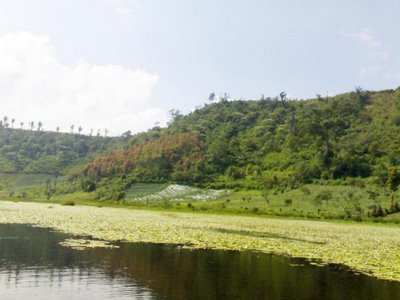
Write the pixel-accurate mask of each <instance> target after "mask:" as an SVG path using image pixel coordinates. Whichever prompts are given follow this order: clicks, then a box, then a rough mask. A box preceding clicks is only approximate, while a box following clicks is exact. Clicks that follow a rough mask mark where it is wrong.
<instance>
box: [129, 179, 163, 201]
mask: <svg viewBox="0 0 400 300" xmlns="http://www.w3.org/2000/svg"><path fill="white" fill-rule="evenodd" d="M167 186H168V185H167V184H160V183H135V184H133V185H132V186H131V187H130V188H129V189H127V190H126V191H125V192H126V196H125V198H126V199H134V198H140V197H144V196H148V195H151V194H155V193H158V192H160V191H162V190H163V189H165V188H166V187H167Z"/></svg>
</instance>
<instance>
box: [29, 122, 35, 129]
mask: <svg viewBox="0 0 400 300" xmlns="http://www.w3.org/2000/svg"><path fill="white" fill-rule="evenodd" d="M29 126H30V127H31V131H32V130H33V128H34V127H35V122H33V121H32V122H30V123H29Z"/></svg>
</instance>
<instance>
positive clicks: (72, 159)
mask: <svg viewBox="0 0 400 300" xmlns="http://www.w3.org/2000/svg"><path fill="white" fill-rule="evenodd" d="M3 124H4V123H1V126H0V170H1V171H0V172H1V173H42V174H52V175H53V174H54V175H56V174H62V173H64V172H65V171H66V169H68V168H70V167H72V166H74V165H77V164H82V163H84V162H85V161H88V160H89V159H90V158H92V159H93V158H94V157H95V156H96V155H98V154H100V153H101V152H103V151H104V150H106V149H107V148H108V147H109V145H110V143H111V141H112V140H113V139H112V138H109V137H101V136H93V137H91V136H85V135H81V134H69V133H59V132H45V131H40V130H22V129H13V128H11V127H9V126H7V125H5V126H4V125H3ZM114 140H115V138H114Z"/></svg>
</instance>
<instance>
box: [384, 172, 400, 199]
mask: <svg viewBox="0 0 400 300" xmlns="http://www.w3.org/2000/svg"><path fill="white" fill-rule="evenodd" d="M386 185H387V187H388V188H389V190H390V191H391V193H392V195H391V205H392V206H393V205H394V193H395V192H396V191H397V189H398V188H399V185H400V172H399V169H398V168H397V167H391V168H389V170H388V179H387V182H386Z"/></svg>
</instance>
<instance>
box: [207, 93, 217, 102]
mask: <svg viewBox="0 0 400 300" xmlns="http://www.w3.org/2000/svg"><path fill="white" fill-rule="evenodd" d="M208 101H210V102H214V101H215V93H214V92H212V93H211V94H210V96H208Z"/></svg>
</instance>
